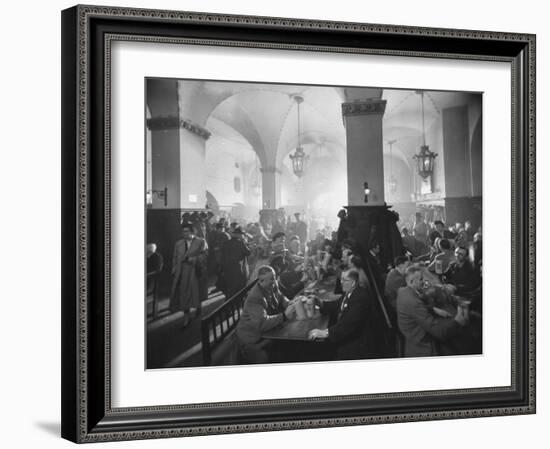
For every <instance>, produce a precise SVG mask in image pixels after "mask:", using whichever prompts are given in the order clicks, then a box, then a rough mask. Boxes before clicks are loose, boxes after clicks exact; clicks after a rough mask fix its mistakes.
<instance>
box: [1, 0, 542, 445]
mask: <svg viewBox="0 0 550 449" xmlns="http://www.w3.org/2000/svg"><path fill="white" fill-rule="evenodd" d="M106 3H109V4H111V5H122V6H136V7H138V6H139V7H156V8H167V9H187V10H194V11H201V10H202V11H208V12H227V13H237V14H240V13H242V14H256V15H272V16H287V17H303V18H316V19H336V20H348V21H363V22H371V23H392V24H403V25H424V26H434V27H451V28H467V29H485V30H498V31H515V32H530V33H537V34H538V42H537V46H538V57H539V60H538V62H537V67H538V80H539V83H538V120H537V121H538V124H539V127H538V147H539V149H540V150H539V152H538V163H539V166H545V167H548V166H549V163H550V160H549V158H550V156H549V152H548V151H546V150H545V149H547V148H548V147H549V146H550V140H549V137H548V127H545V126H543V125H544V124H545V123H548V121H549V120H550V114H549V113H548V102H549V100H550V96H549V94H548V85H547V84H546V85H545V84H543V82H542V81H543V80H548V79H550V70H549V66H548V65H549V57H548V54H549V48H548V46H549V40H550V31H549V30H548V27H547V20H546V18H547V14H546V13H544V9H543V5H544V3H543V2H538V1H535V0H525V1H523V2H521V3H518V2H517V1H513V2H512V1H508V0H503V1H500V2H499V3H498V6H497V4H496V3H494V2H486V3H485V2H479V1H477V0H464V1H463V2H460V3H456V4H455V5H454V6H453V8H452V12H451V11H450V10H449V8H445V7H442V6H441V2H440V1H428V0H425V1H422V0H420V1H416V2H410V1H406V0H399V1H391V2H357V1H353V0H341V1H339V2H334V1H323V2H321V1H319V2H316V3H315V5H314V6H313V2H296V1H295V0H279V1H270V2H253V1H252V0H248V1H245V0H233V1H231V2H227V1H224V0H208V1H204V0H202V1H201V0H178V1H176V0H172V1H169V0H156V1H152V0H132V1H129V0H128V1H117V0H109V1H108V2H106ZM69 6H72V2H71V1H61V0H54V1H50V2H43V3H42V2H38V1H28V2H19V3H16V2H8V3H6V4H4V7H3V9H2V13H3V18H4V21H3V26H2V27H1V31H0V32H1V33H2V39H1V40H0V42H1V45H2V56H3V63H2V70H1V71H0V77H1V79H2V84H1V86H2V88H3V89H2V91H3V92H2V97H3V102H2V108H0V111H1V112H0V114H1V120H0V123H2V125H3V126H2V129H3V135H2V137H3V140H2V141H3V142H4V144H3V147H2V158H3V163H2V177H1V178H0V179H2V186H3V188H2V196H3V198H4V209H3V212H4V213H3V219H2V220H1V225H0V226H1V227H2V234H0V235H2V237H3V239H4V245H3V246H4V255H3V256H4V257H2V271H1V272H2V286H3V289H2V294H1V296H2V300H3V306H4V307H3V314H4V316H3V323H2V325H1V326H0V329H1V330H0V332H1V338H0V342H1V344H2V353H1V354H2V370H1V374H2V381H1V382H0V385H1V387H0V389H1V390H0V392H1V394H0V398H1V399H0V400H1V406H0V413H1V414H2V417H1V421H0V422H1V423H2V426H1V427H2V431H1V432H0V441H1V442H2V446H3V447H27V446H28V447H41V448H52V447H69V446H70V443H68V442H66V441H64V440H61V439H60V438H59V436H58V434H59V419H60V418H59V416H60V411H59V403H60V399H59V398H60V380H59V379H60V351H59V347H60V331H59V327H60V299H59V297H60V249H59V248H60V199H59V198H60V151H59V147H60V120H59V117H60V107H59V104H60V13H59V12H60V10H61V9H63V8H65V7H69ZM30 130H32V133H31V132H29V131H30ZM545 178H546V179H543V176H541V177H540V180H539V183H538V192H539V195H538V197H539V198H544V193H548V188H549V185H548V183H549V182H550V181H549V177H547V176H546V177H545ZM549 219H550V215H549V210H548V202H547V201H546V206H544V204H543V201H539V209H538V221H539V229H543V228H542V225H543V224H546V223H547V222H548V220H549ZM542 234H543V235H544V231H543V233H542ZM6 245H7V246H6ZM539 246H540V247H539V250H538V254H539V257H538V259H539V261H540V263H539V266H538V267H539V272H540V273H543V274H544V273H547V272H548V270H549V269H550V266H549V264H548V262H547V261H544V260H543V259H542V257H541V255H542V253H543V252H544V251H547V250H548V245H547V243H546V242H544V241H543V239H542V238H541V239H539ZM539 279H540V280H541V281H539V286H540V287H541V288H540V289H539V293H538V297H539V298H540V300H539V301H538V307H539V309H538V313H537V315H538V316H539V317H542V320H541V323H540V325H539V329H538V343H539V347H540V348H543V350H539V351H538V356H539V358H538V380H539V382H538V384H539V385H538V410H539V413H538V414H537V415H536V416H517V417H503V418H483V419H473V420H472V419H468V420H455V421H443V422H425V423H411V424H394V425H384V426H370V427H353V428H338V429H326V430H306V431H292V432H290V431H287V432H278V433H270V434H248V435H236V436H232V435H226V436H215V437H202V438H194V439H187V440H185V441H182V440H163V441H144V442H127V443H115V446H113V445H110V446H106V445H103V444H100V445H99V446H94V447H102V446H104V447H120V448H122V447H132V448H135V447H150V448H152V447H155V448H157V447H182V445H185V447H188V448H213V447H220V446H225V447H233V446H234V447H244V448H249V447H250V448H252V447H257V446H258V441H259V439H260V438H261V441H262V443H261V444H262V446H263V447H299V445H308V446H309V447H324V448H328V447H335V446H337V445H341V444H342V443H343V442H344V441H346V442H347V444H349V445H357V446H358V447H366V446H368V447H383V448H389V447H400V446H401V447H405V446H406V447H411V448H412V447H414V448H416V447H418V448H420V447H421V448H427V447H445V448H461V449H462V448H464V447H465V446H476V447H480V446H481V447H483V446H488V445H491V446H492V447H504V448H507V447H519V446H524V445H525V446H527V447H528V445H529V443H533V446H534V447H541V446H542V444H541V443H539V444H537V443H536V441H537V440H538V439H539V438H542V437H543V436H546V433H547V432H543V429H544V428H545V427H546V426H547V425H548V422H549V418H550V411H549V409H548V408H549V406H550V398H549V393H548V392H549V387H548V382H547V379H548V378H549V375H548V361H549V357H550V356H549V352H548V350H547V349H546V348H545V346H546V345H548V343H549V329H550V327H549V326H547V325H546V323H545V321H546V318H545V317H548V316H550V308H549V306H548V293H549V291H548V288H547V287H546V286H545V285H543V284H544V281H542V279H543V276H542V275H541V276H539ZM6 287H7V289H6Z"/></svg>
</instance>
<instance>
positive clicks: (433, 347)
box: [397, 266, 467, 357]
mask: <svg viewBox="0 0 550 449" xmlns="http://www.w3.org/2000/svg"><path fill="white" fill-rule="evenodd" d="M405 281H406V283H407V286H406V287H402V288H400V289H399V291H398V292H397V322H398V325H399V329H400V330H401V332H402V334H403V335H404V337H405V351H404V356H405V357H424V356H436V355H439V351H438V347H437V346H438V345H437V343H438V341H445V340H447V339H449V338H451V337H453V336H454V335H456V334H458V333H459V331H460V329H461V327H462V326H465V325H466V318H467V317H466V316H465V315H464V311H463V309H462V308H459V309H458V311H457V313H456V315H455V316H454V317H449V318H441V317H437V316H435V315H434V314H433V313H432V311H431V310H430V309H429V306H428V305H427V304H426V303H425V302H424V301H423V300H422V296H423V295H422V292H421V288H422V269H421V268H420V267H416V266H412V267H409V268H408V269H407V272H406V274H405Z"/></svg>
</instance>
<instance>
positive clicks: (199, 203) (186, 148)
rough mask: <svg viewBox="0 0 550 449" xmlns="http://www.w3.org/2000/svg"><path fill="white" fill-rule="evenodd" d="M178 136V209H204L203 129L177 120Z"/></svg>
mask: <svg viewBox="0 0 550 449" xmlns="http://www.w3.org/2000/svg"><path fill="white" fill-rule="evenodd" d="M179 135H180V158H181V162H180V178H181V187H180V207H181V208H182V209H204V208H205V206H206V140H207V139H208V138H209V137H210V132H208V131H207V130H206V129H204V128H203V127H201V126H199V125H196V124H193V123H191V122H190V121H188V120H185V119H180V120H179Z"/></svg>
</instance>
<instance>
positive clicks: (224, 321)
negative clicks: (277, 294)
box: [201, 280, 257, 365]
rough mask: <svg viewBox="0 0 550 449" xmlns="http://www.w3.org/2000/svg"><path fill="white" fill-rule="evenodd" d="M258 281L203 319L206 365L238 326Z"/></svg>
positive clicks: (204, 359)
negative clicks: (246, 303) (247, 300)
mask: <svg viewBox="0 0 550 449" xmlns="http://www.w3.org/2000/svg"><path fill="white" fill-rule="evenodd" d="M256 282H257V280H254V281H252V282H251V283H250V284H248V285H247V286H246V287H244V288H243V289H242V290H240V291H239V292H237V293H236V294H235V295H233V296H232V297H231V298H230V299H229V300H227V301H226V302H224V303H223V304H222V305H221V306H220V307H218V308H217V309H216V310H214V311H213V312H211V313H210V314H208V315H207V316H206V317H204V318H203V319H202V320H201V341H202V358H203V364H204V365H210V364H212V361H213V357H212V355H213V352H214V351H215V350H216V349H217V348H219V347H220V345H221V344H222V343H223V342H224V340H226V338H227V337H228V335H229V334H230V333H231V332H232V331H233V330H234V329H235V327H236V326H237V323H238V322H239V319H240V318H241V312H242V308H243V304H244V300H245V299H246V296H247V294H248V292H249V291H250V289H251V288H252V287H254V285H256Z"/></svg>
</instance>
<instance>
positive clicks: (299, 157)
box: [289, 95, 309, 178]
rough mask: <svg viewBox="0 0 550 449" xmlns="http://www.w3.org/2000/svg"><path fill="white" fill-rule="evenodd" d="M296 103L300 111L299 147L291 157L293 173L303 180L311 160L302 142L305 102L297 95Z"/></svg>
mask: <svg viewBox="0 0 550 449" xmlns="http://www.w3.org/2000/svg"><path fill="white" fill-rule="evenodd" d="M294 101H295V102H296V105H297V111H298V113H297V116H298V146H297V147H296V149H295V150H294V154H291V155H289V157H290V160H291V161H292V171H293V172H294V174H295V175H296V176H298V178H301V177H302V176H303V175H304V170H305V163H306V161H307V159H308V158H309V156H306V153H304V149H303V148H302V145H301V142H300V134H301V133H300V104H301V103H302V102H303V101H304V99H303V98H302V97H301V96H299V95H295V96H294Z"/></svg>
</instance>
